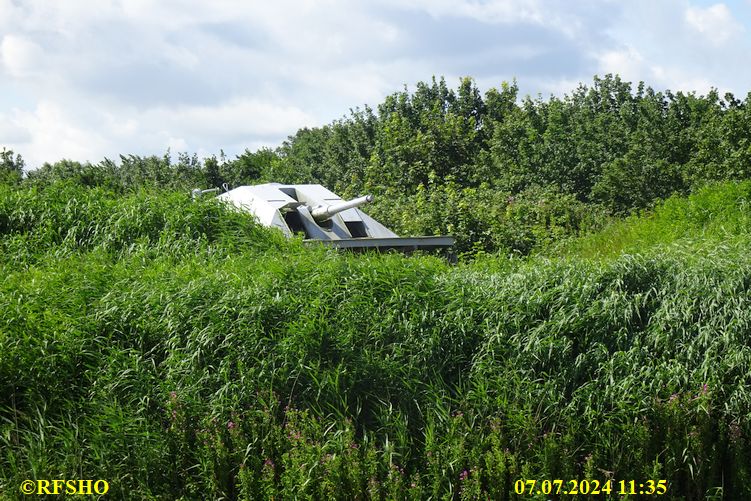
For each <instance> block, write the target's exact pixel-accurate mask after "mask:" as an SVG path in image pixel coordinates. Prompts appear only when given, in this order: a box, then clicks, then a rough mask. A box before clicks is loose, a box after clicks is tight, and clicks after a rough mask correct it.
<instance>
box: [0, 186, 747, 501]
mask: <svg viewBox="0 0 751 501" xmlns="http://www.w3.org/2000/svg"><path fill="white" fill-rule="evenodd" d="M64 189H67V190H69V191H68V192H67V193H66V194H65V196H62V195H59V194H58V193H49V192H30V191H27V192H22V191H6V192H3V193H0V225H2V226H1V227H2V234H3V235H2V240H0V242H2V246H3V247H2V248H3V251H4V254H3V255H2V260H1V262H0V268H1V269H0V271H1V272H2V273H0V492H2V493H3V494H4V495H5V496H6V497H8V498H10V499H13V498H15V497H20V494H19V493H18V486H19V485H20V482H21V481H23V480H24V479H27V478H32V479H34V478H38V479H52V478H95V479H96V478H103V479H106V480H108V481H109V482H110V484H111V489H110V493H109V496H111V497H113V498H126V499H144V498H146V499H148V498H151V499H174V498H184V499H213V498H234V499H259V498H261V499H266V498H268V499H270V498H274V499H294V498H297V499H326V498H334V499H408V498H422V499H456V498H459V499H477V498H486V497H489V498H490V499H506V498H515V495H514V494H513V492H514V483H515V481H516V480H518V479H537V480H540V481H541V480H545V479H549V480H553V479H563V480H568V479H597V480H600V481H604V480H606V479H608V478H614V479H616V480H632V479H633V480H636V481H637V482H644V481H646V480H649V479H654V480H658V479H666V480H667V481H668V485H669V488H668V493H667V494H666V495H665V496H663V498H665V499H686V498H688V499H704V498H706V497H711V496H721V495H724V496H725V497H726V498H742V497H745V496H748V495H749V494H751V493H750V492H749V490H751V489H750V488H749V485H750V484H749V482H748V480H749V474H750V473H751V457H749V453H748V450H749V433H750V432H751V427H750V426H749V423H748V416H749V412H750V411H751V394H750V390H749V388H751V346H749V325H751V296H750V292H749V291H751V287H750V286H751V257H749V252H748V251H749V248H750V247H751V240H749V238H747V237H746V236H744V235H743V234H742V232H737V234H736V235H735V236H733V237H732V238H727V239H725V241H723V242H721V243H718V242H716V241H715V242H712V241H706V242H693V243H691V242H689V243H685V242H684V243H681V244H671V245H663V246H657V247H654V248H652V249H651V250H649V251H645V252H643V253H642V254H640V255H625V254H624V255H620V256H617V257H614V258H611V259H609V260H599V261H591V260H585V259H581V258H550V259H548V258H543V257H537V258H534V259H530V260H519V259H517V260H509V259H506V258H500V257H498V258H493V257H488V258H484V259H482V260H478V261H476V262H473V263H467V264H460V265H458V266H450V265H449V264H447V263H445V262H444V261H442V260H440V259H437V258H432V257H411V258H404V257H402V256H398V255H380V256H379V255H360V256H356V255H349V254H337V253H333V252H327V251H325V250H322V249H304V248H302V247H301V246H300V245H299V243H297V242H294V241H293V242H287V241H285V240H282V239H280V238H278V236H277V235H276V234H275V233H273V232H269V231H267V230H264V229H262V228H259V227H257V226H255V225H253V224H252V223H251V222H250V221H248V220H247V219H246V218H244V216H242V215H238V214H232V213H227V212H226V211H225V210H224V209H222V208H221V207H219V206H217V205H216V204H212V203H210V202H202V203H200V204H192V203H191V202H190V201H189V200H188V199H187V198H186V197H183V196H182V195H170V196H167V197H162V196H161V195H159V194H148V193H142V194H138V195H132V196H128V197H123V198H117V199H115V198H112V196H111V194H108V193H106V192H96V191H95V190H91V191H86V190H81V189H78V188H74V187H67V188H64ZM77 190H78V191H77ZM21 195H27V196H28V198H27V199H25V200H23V201H21V200H20V198H21ZM87 197H88V198H87ZM9 199H10V202H9ZM71 199H75V200H76V202H75V203H76V204H82V205H81V207H84V208H85V210H83V209H80V208H79V209H75V208H70V209H66V207H69V204H71V202H70V200H71ZM76 210H78V211H79V212H78V214H79V215H78V216H75V217H73V216H67V215H66V214H67V213H66V212H65V211H70V212H73V213H75V211H76ZM40 211H42V212H40ZM44 211H46V212H44ZM21 215H23V216H21ZM22 217H23V218H25V219H21V218H22ZM19 221H23V222H22V223H21V222H19ZM48 221H53V222H54V224H53V223H49V222H48ZM126 227H127V228H129V229H127V230H126V229H124V228H126ZM188 228H191V231H189V230H188ZM194 228H195V230H194V231H192V229H194ZM73 233H75V235H86V236H85V237H83V236H81V237H74V236H71V234H73ZM11 251H14V252H13V253H11ZM22 251H25V252H22ZM538 497H539V498H540V499H542V498H544V497H545V496H538ZM612 497H613V498H616V497H617V496H616V495H615V494H613V496H612ZM525 498H526V499H534V496H525Z"/></svg>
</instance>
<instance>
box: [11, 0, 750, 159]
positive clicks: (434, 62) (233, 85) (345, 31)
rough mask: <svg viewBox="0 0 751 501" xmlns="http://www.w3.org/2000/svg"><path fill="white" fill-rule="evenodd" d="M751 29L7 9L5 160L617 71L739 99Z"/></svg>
mask: <svg viewBox="0 0 751 501" xmlns="http://www.w3.org/2000/svg"><path fill="white" fill-rule="evenodd" d="M734 8H735V7H734ZM742 30H743V27H742V26H741V25H740V24H739V23H738V21H737V20H734V19H733V17H732V15H731V12H730V10H729V9H728V8H727V7H725V5H723V4H717V5H713V6H711V7H706V8H704V7H701V8H699V7H692V6H691V5H690V4H689V0H663V1H661V2H654V1H653V0H633V1H632V2H628V3H624V2H616V1H614V0H606V1H600V0H598V1H594V0H571V1H570V2H553V1H551V0H532V1H527V0H524V1H523V0H458V1H454V0H407V1H399V0H370V1H368V2H348V1H346V0H318V1H313V0H306V1H299V0H277V1H274V2H263V1H260V0H253V1H251V2H244V3H238V2H236V1H234V0H215V1H213V2H199V1H197V0H192V1H191V0H158V1H157V0H127V1H123V0H102V1H101V2H97V5H96V8H92V7H91V3H90V2H88V1H84V0H66V1H64V2H49V1H48V0H24V1H23V2H16V1H15V0H0V77H1V78H3V81H2V82H0V84H2V86H1V87H0V141H1V143H0V147H1V146H9V147H13V148H14V149H18V150H19V152H20V153H21V154H23V155H24V157H25V158H27V160H28V163H29V165H31V166H34V165H38V164H39V163H41V162H43V161H55V160H57V159H59V158H62V157H69V158H74V159H78V160H91V161H98V160H100V159H101V158H102V157H103V156H109V157H116V156H117V154H118V153H137V154H162V153H163V152H164V151H165V150H166V149H167V148H168V147H169V148H171V150H172V151H177V150H182V149H184V150H187V151H190V152H193V151H197V152H204V151H205V152H210V153H216V152H218V151H219V149H224V151H225V152H227V153H228V154H230V155H232V154H235V153H239V152H241V151H242V150H243V149H245V148H246V147H250V148H254V147H257V146H259V145H264V146H274V145H278V144H279V143H280V142H281V141H282V140H283V139H284V138H286V136H287V135H290V134H294V133H295V132H296V130H297V129H298V128H300V127H303V126H313V125H322V124H324V123H328V122H329V121H331V120H332V119H336V118H338V117H341V116H343V115H346V114H347V112H348V110H349V109H350V108H354V107H358V106H362V105H363V104H369V105H370V106H372V107H375V106H376V105H378V104H379V103H380V102H381V101H382V100H383V98H384V96H385V95H387V94H389V93H391V92H396V91H400V90H401V89H402V87H403V85H404V84H407V85H408V86H409V87H410V88H411V89H414V85H415V83H416V82H418V81H428V80H429V79H430V78H431V77H432V76H434V75H435V76H437V77H440V76H445V77H446V81H447V82H448V84H449V85H450V86H454V85H456V83H457V82H458V78H459V76H464V75H471V76H473V77H475V78H476V79H477V82H478V84H479V85H480V86H481V88H482V89H483V90H486V89H487V88H488V87H490V86H498V85H500V83H501V82H502V81H504V80H505V81H510V80H511V79H512V78H514V77H516V78H517V80H518V84H519V88H520V94H521V95H525V94H531V95H533V96H534V95H536V94H537V93H538V92H539V93H542V94H543V95H544V96H546V95H547V94H548V93H551V92H553V93H556V94H558V95H562V94H563V93H567V92H571V91H572V90H574V89H575V88H576V86H577V84H578V83H579V82H584V83H589V82H591V78H592V76H593V75H594V74H595V73H599V74H604V73H608V72H611V73H619V74H620V75H621V76H622V77H623V78H624V79H627V80H632V81H635V82H636V81H639V80H644V81H645V82H647V83H648V84H650V85H652V86H653V87H655V88H664V87H665V86H667V87H670V88H672V89H674V90H675V89H676V88H684V89H686V87H685V86H696V89H697V90H703V89H704V87H706V85H707V84H708V83H709V82H711V83H714V84H715V86H717V87H720V89H723V88H724V87H728V88H731V89H732V90H734V91H736V92H738V91H740V92H742V94H745V92H746V91H748V82H749V81H751V69H747V65H738V64H737V62H738V61H742V60H744V58H747V54H748V52H749V47H748V43H747V41H744V38H743V37H740V36H737V35H738V34H739V33H740V31H742ZM733 37H735V38H733ZM730 40H732V41H733V43H732V44H731V43H728V42H729V41H730ZM720 43H723V44H724V45H722V46H720V45H718V44H720ZM686 90H691V89H690V88H688V89H686Z"/></svg>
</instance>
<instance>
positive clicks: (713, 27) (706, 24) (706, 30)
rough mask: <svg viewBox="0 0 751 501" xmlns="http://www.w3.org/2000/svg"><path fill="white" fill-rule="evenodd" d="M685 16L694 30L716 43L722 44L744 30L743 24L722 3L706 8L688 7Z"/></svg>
mask: <svg viewBox="0 0 751 501" xmlns="http://www.w3.org/2000/svg"><path fill="white" fill-rule="evenodd" d="M684 17H685V20H686V23H687V24H688V25H689V26H690V27H691V28H692V29H693V30H695V31H696V32H698V33H700V34H701V35H702V36H704V37H705V38H706V39H707V40H708V41H709V42H710V43H712V44H714V45H722V44H724V43H726V42H727V41H728V40H730V39H732V38H733V37H735V36H736V35H737V34H738V33H740V32H741V31H743V26H742V25H741V24H739V23H738V22H737V21H736V20H735V19H734V18H733V15H732V14H731V13H730V9H728V8H727V5H725V4H722V3H718V4H715V5H712V6H710V7H706V8H701V7H688V8H687V9H686V12H685V16H684Z"/></svg>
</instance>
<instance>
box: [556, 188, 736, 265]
mask: <svg viewBox="0 0 751 501" xmlns="http://www.w3.org/2000/svg"><path fill="white" fill-rule="evenodd" d="M749 233H751V181H743V182H738V183H720V184H715V185H709V186H706V187H704V188H702V189H700V190H698V191H697V192H696V193H694V194H692V195H690V196H688V197H686V198H684V197H679V196H677V195H675V196H672V197H671V198H669V199H667V200H666V201H664V202H662V203H660V204H659V205H658V206H657V207H656V208H655V209H654V210H652V211H649V212H642V213H640V214H635V215H632V216H631V217H629V218H626V219H625V220H616V221H614V222H613V223H612V224H610V225H609V226H608V227H606V228H605V229H604V230H603V231H600V232H597V233H594V234H592V235H589V236H587V237H585V238H577V239H573V240H571V241H568V242H565V243H564V244H563V245H561V246H559V249H558V251H559V252H561V253H563V254H567V255H577V256H583V257H590V258H598V259H599V258H612V257H614V256H617V255H619V254H621V253H632V254H633V253H640V252H645V251H648V250H650V249H652V248H653V247H655V246H666V245H671V244H677V245H679V246H685V245H691V244H692V242H696V243H697V244H698V245H699V246H702V245H703V244H704V243H705V242H707V241H713V242H719V241H723V240H728V239H732V238H734V237H736V236H737V235H743V236H745V235H748V234H749Z"/></svg>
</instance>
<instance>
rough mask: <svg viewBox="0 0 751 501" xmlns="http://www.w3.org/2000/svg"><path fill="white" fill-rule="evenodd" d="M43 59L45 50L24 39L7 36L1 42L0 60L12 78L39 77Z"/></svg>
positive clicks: (16, 36)
mask: <svg viewBox="0 0 751 501" xmlns="http://www.w3.org/2000/svg"><path fill="white" fill-rule="evenodd" d="M43 59H44V50H43V49H42V48H41V47H40V46H39V45H37V44H36V43H34V42H32V41H30V40H28V39H26V38H24V37H21V36H18V35H5V36H4V37H3V38H2V42H0V60H1V61H2V64H3V67H4V68H5V70H6V72H7V73H8V74H9V75H10V76H11V77H14V78H27V77H34V76H39V75H40V67H42V66H44V62H43Z"/></svg>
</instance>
